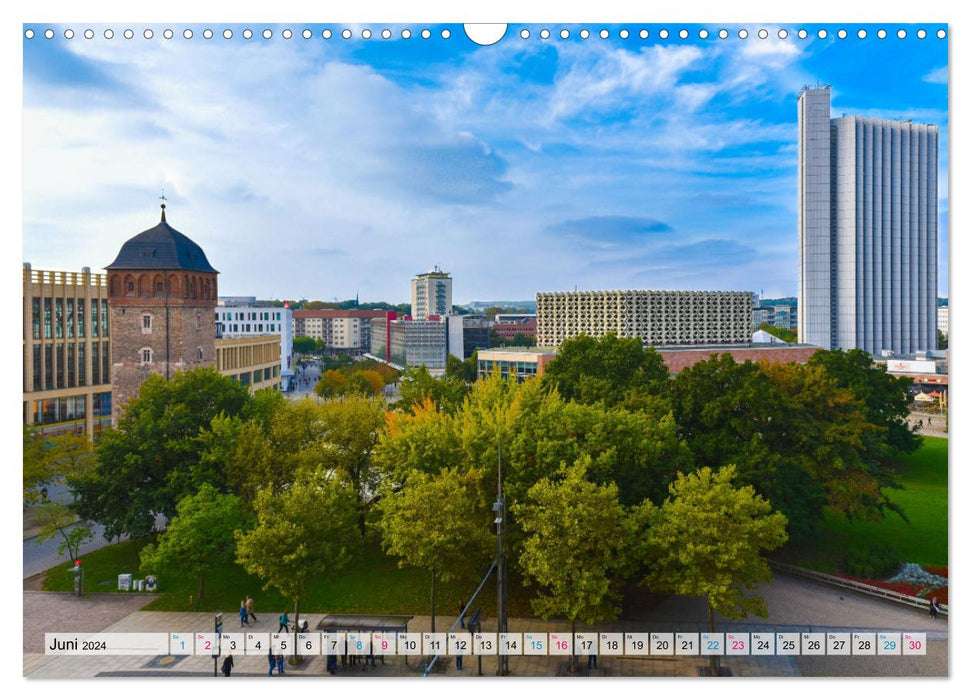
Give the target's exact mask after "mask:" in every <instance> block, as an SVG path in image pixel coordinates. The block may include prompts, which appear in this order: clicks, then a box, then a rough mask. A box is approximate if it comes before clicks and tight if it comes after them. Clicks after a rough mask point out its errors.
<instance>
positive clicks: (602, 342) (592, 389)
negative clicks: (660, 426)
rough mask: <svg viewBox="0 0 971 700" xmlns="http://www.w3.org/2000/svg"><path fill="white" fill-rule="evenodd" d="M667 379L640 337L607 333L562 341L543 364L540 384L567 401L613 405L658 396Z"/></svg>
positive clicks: (658, 357)
mask: <svg viewBox="0 0 971 700" xmlns="http://www.w3.org/2000/svg"><path fill="white" fill-rule="evenodd" d="M667 378H668V369H667V366H666V365H665V364H664V360H663V359H662V357H661V355H660V354H659V353H658V352H657V351H656V350H654V348H645V347H644V345H643V344H642V343H641V340H640V338H618V337H617V336H616V335H614V334H613V333H610V334H607V335H605V336H603V337H602V338H592V337H590V336H588V335H578V336H576V337H575V338H570V339H568V340H565V341H564V342H563V344H562V345H560V349H559V351H558V353H557V356H556V358H555V359H553V360H552V361H551V362H550V363H549V364H547V365H546V374H545V375H544V376H543V383H544V384H545V385H546V386H548V387H554V386H555V387H557V388H558V389H559V391H560V394H561V395H562V396H563V398H564V399H566V400H567V401H579V402H580V403H597V402H599V401H604V402H606V404H607V405H608V406H616V405H618V404H620V403H622V402H624V401H625V399H628V398H629V397H631V396H632V395H633V396H638V395H643V394H657V393H660V391H661V390H662V389H663V388H664V386H665V384H666V382H667Z"/></svg>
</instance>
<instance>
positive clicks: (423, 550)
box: [379, 469, 495, 632]
mask: <svg viewBox="0 0 971 700" xmlns="http://www.w3.org/2000/svg"><path fill="white" fill-rule="evenodd" d="M481 477H482V474H481V472H479V471H477V470H468V471H466V472H465V473H460V471H459V470H457V469H446V470H444V471H442V472H441V473H440V474H438V475H435V476H430V475H428V474H425V473H423V472H414V473H413V474H412V475H411V476H409V477H408V480H407V483H406V485H405V487H404V488H403V489H402V490H400V491H397V492H391V491H389V492H388V493H387V494H386V495H385V497H384V498H382V500H381V502H380V506H379V507H380V511H381V531H382V536H383V546H384V549H385V551H386V552H387V553H388V554H390V555H392V556H395V557H398V565H399V566H413V567H416V568H419V569H425V570H427V571H428V572H429V574H430V576H431V615H432V632H434V631H435V584H436V581H437V580H441V581H443V582H447V581H450V580H452V579H454V578H458V577H465V576H468V575H469V574H472V573H478V571H479V569H480V566H482V565H484V564H485V563H486V562H488V561H489V554H490V552H491V549H492V546H493V543H494V542H495V540H494V537H493V534H492V531H491V528H490V524H491V522H492V518H491V515H492V513H491V511H490V510H489V509H488V508H487V506H486V503H485V500H486V499H485V495H484V493H483V490H482V484H481Z"/></svg>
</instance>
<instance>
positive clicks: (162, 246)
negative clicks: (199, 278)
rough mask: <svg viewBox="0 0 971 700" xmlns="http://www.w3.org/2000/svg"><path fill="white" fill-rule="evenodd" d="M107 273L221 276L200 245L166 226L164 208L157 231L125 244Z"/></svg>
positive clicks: (154, 230) (146, 233)
mask: <svg viewBox="0 0 971 700" xmlns="http://www.w3.org/2000/svg"><path fill="white" fill-rule="evenodd" d="M105 269H106V270H192V271H194V272H213V273H218V270H216V269H214V268H213V266H212V265H210V264H209V260H207V259H206V254H205V253H204V252H203V251H202V248H200V247H199V245H198V244H197V243H195V242H194V241H192V240H191V239H190V238H189V237H188V236H186V235H185V234H182V233H179V232H178V231H176V230H175V229H174V228H172V227H171V226H169V225H168V223H166V221H165V205H164V204H163V205H162V220H161V221H160V222H159V223H158V224H157V225H156V226H155V227H153V228H150V229H148V230H147V231H142V232H141V233H140V234H138V235H137V236H135V237H134V238H130V239H129V240H127V241H125V244H124V245H123V246H122V247H121V250H120V251H118V257H116V258H115V261H114V262H113V263H111V264H110V265H107V266H106V267H105Z"/></svg>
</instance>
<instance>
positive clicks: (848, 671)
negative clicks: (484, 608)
mask: <svg viewBox="0 0 971 700" xmlns="http://www.w3.org/2000/svg"><path fill="white" fill-rule="evenodd" d="M761 592H762V595H763V596H764V597H765V599H766V602H767V603H768V605H769V611H770V617H769V619H768V620H763V619H759V620H758V622H754V621H751V620H750V621H745V622H731V621H726V620H719V621H718V630H719V631H737V632H755V631H778V632H785V631H799V632H802V631H813V632H827V631H842V632H850V631H857V632H859V631H872V632H889V631H910V632H924V633H926V634H927V640H928V644H927V655H926V656H912V657H901V656H894V657H890V656H884V657H876V656H874V657H858V656H853V657H848V656H847V657H835V656H830V657H827V656H822V657H812V656H798V657H792V656H781V655H780V656H737V657H722V659H721V665H722V666H723V667H724V668H725V669H727V673H730V674H731V675H732V676H736V677H791V676H800V675H814V676H815V675H821V676H917V677H941V676H946V675H947V673H948V666H947V656H948V653H947V650H948V626H947V620H946V618H938V619H936V620H932V619H930V617H929V616H927V615H926V614H925V613H924V612H923V611H920V610H916V609H909V608H906V607H901V606H897V605H892V604H889V603H886V602H884V601H880V600H874V599H871V598H868V597H865V596H862V595H859V594H854V593H848V592H845V591H840V590H838V589H835V588H830V587H828V586H823V585H819V584H816V583H813V582H809V581H803V580H800V579H797V578H793V577H789V576H782V575H780V576H777V577H776V580H775V581H774V582H773V583H772V584H770V585H767V586H764V587H763V588H762V591H761ZM150 599H151V598H150V597H148V596H143V595H132V594H101V595H92V596H89V597H86V598H84V599H81V600H79V599H77V598H76V597H74V596H72V595H70V594H65V593H44V592H39V591H24V648H23V652H24V654H23V657H24V675H25V676H28V677H30V678H94V677H111V676H125V677H139V676H151V677H186V676H191V677H207V676H212V675H213V660H212V658H211V657H209V656H184V657H178V656H169V657H161V656H160V657H144V656H108V657H99V656H46V655H44V653H43V635H44V632H53V631H58V632H92V631H104V632H164V633H169V632H203V631H208V630H211V629H212V623H213V618H212V614H211V613H172V612H151V611H142V610H139V608H141V607H143V606H144V605H145V604H146V603H148V602H149V600H150ZM278 615H279V612H278V611H277V612H272V611H271V612H266V613H261V612H260V611H257V616H258V619H259V621H258V622H257V623H255V624H254V625H253V626H252V627H251V628H249V629H248V631H257V632H276V631H277V627H278V625H277V617H278ZM306 617H307V619H308V620H309V622H310V628H311V630H313V629H314V628H315V626H316V624H317V623H318V622H319V621H320V619H321V618H322V617H323V613H319V612H318V613H311V614H309V615H307V616H306ZM643 617H644V619H636V620H624V621H621V622H618V623H615V624H607V625H598V626H597V627H596V630H597V631H606V632H611V631H615V632H648V631H650V632H673V631H682V632H700V631H706V630H707V623H706V617H705V607H704V605H703V603H702V602H701V601H699V600H697V599H691V598H679V597H672V598H668V599H665V600H663V601H662V602H661V603H660V604H659V605H657V606H655V607H654V608H653V609H652V610H650V611H649V613H646V614H645V615H644V616H643ZM226 620H227V622H226V627H225V629H224V631H227V632H231V631H239V630H237V629H236V625H237V624H238V623H237V622H236V618H235V616H234V615H226ZM453 622H454V618H451V617H446V616H439V617H437V618H436V623H437V624H436V629H437V630H438V631H439V632H443V631H446V630H447V629H448V627H449V625H451V623H453ZM430 629H431V619H430V618H429V617H427V616H415V617H414V618H412V619H411V621H410V622H409V623H408V631H409V632H427V631H430ZM569 629H570V626H569V623H568V622H566V621H556V620H552V621H548V622H546V621H542V620H537V619H510V621H509V630H510V631H511V632H517V631H519V632H527V631H528V632H568V631H569ZM587 629H588V628H585V627H584V626H582V625H578V626H577V631H578V632H582V631H586V630H587ZM483 631H485V632H490V631H495V619H494V618H491V619H486V620H485V621H484V624H483ZM308 659H309V661H308V662H307V663H306V664H305V665H304V666H302V667H300V668H295V669H289V670H287V672H286V673H285V677H291V678H301V677H303V678H307V677H323V678H332V676H330V675H329V674H328V673H327V670H326V657H323V656H317V657H308ZM234 660H235V667H234V669H233V675H234V676H253V677H257V676H259V677H266V676H267V675H268V674H267V660H266V657H265V656H262V655H261V656H236V657H234ZM425 661H426V659H425V658H417V657H415V658H410V657H409V658H406V657H402V656H388V657H385V658H384V660H383V663H382V661H381V660H380V659H379V660H378V661H377V662H376V664H375V665H374V666H370V667H368V668H366V669H365V667H364V664H363V663H361V662H358V663H357V664H356V665H347V666H339V667H338V670H337V673H336V675H335V676H333V677H336V678H373V677H402V676H412V677H417V676H421V675H422V671H423V663H424V662H425ZM567 661H568V657H562V656H513V657H509V671H510V675H512V676H518V677H556V676H562V675H565V674H566V666H567ZM581 661H582V666H583V667H584V670H583V672H582V673H583V674H584V675H587V674H588V675H589V676H592V677H621V676H627V677H631V676H681V677H686V676H700V675H703V672H704V669H705V666H706V665H707V661H708V660H707V658H706V657H700V656H650V657H635V656H617V657H611V656H603V655H601V656H600V657H599V658H598V659H597V661H598V663H597V668H596V669H590V670H589V671H587V670H586V668H585V667H586V665H587V659H586V657H581ZM495 671H496V659H495V657H483V661H482V673H483V675H487V676H492V675H494V674H495ZM477 674H478V664H477V661H476V658H475V657H465V658H464V667H463V668H462V669H458V668H456V663H455V659H454V658H453V657H443V658H442V659H441V660H440V661H439V662H438V664H437V665H436V667H435V669H434V671H433V673H432V675H434V676H439V677H440V676H447V677H457V676H466V677H474V676H476V675H477ZM274 677H276V674H274Z"/></svg>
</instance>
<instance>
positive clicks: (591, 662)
mask: <svg viewBox="0 0 971 700" xmlns="http://www.w3.org/2000/svg"><path fill="white" fill-rule="evenodd" d="M591 668H597V655H596V654H590V655H589V656H587V669H591Z"/></svg>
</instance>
